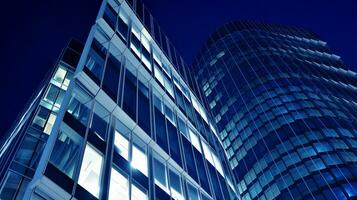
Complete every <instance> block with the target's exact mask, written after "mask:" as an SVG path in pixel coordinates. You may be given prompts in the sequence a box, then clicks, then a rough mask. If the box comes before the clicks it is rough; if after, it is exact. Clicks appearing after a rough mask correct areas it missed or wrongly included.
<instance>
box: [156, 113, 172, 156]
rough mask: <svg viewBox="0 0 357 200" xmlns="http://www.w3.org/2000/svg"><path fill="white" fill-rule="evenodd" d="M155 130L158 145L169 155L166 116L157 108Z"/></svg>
mask: <svg viewBox="0 0 357 200" xmlns="http://www.w3.org/2000/svg"><path fill="white" fill-rule="evenodd" d="M155 128H156V142H157V144H158V145H159V146H160V147H161V148H162V149H164V150H165V151H166V152H167V153H169V149H168V144H167V133H166V126H165V117H164V115H163V114H162V113H161V112H160V111H159V110H158V109H157V108H156V107H155Z"/></svg>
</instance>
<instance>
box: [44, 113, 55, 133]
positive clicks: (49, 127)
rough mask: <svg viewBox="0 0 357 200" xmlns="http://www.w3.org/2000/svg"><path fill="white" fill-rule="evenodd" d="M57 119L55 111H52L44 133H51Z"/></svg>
mask: <svg viewBox="0 0 357 200" xmlns="http://www.w3.org/2000/svg"><path fill="white" fill-rule="evenodd" d="M55 120H56V115H55V114H54V113H51V114H50V117H49V118H48V120H47V123H46V126H45V129H44V130H43V132H44V133H46V134H47V135H49V134H50V133H51V130H52V126H53V124H54V123H55Z"/></svg>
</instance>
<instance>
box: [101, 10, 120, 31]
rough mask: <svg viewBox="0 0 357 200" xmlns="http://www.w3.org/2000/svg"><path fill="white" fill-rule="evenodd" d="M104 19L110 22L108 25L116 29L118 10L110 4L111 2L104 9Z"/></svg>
mask: <svg viewBox="0 0 357 200" xmlns="http://www.w3.org/2000/svg"><path fill="white" fill-rule="evenodd" d="M103 19H104V20H105V21H106V22H107V23H108V25H109V26H110V27H111V28H112V29H113V30H115V26H116V21H117V13H116V11H115V10H114V9H113V8H112V6H110V4H108V5H107V7H106V8H105V10H104V15H103Z"/></svg>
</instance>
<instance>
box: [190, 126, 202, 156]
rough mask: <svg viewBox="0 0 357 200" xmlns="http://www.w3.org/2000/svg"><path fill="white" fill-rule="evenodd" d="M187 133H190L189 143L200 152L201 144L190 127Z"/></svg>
mask: <svg viewBox="0 0 357 200" xmlns="http://www.w3.org/2000/svg"><path fill="white" fill-rule="evenodd" d="M188 131H189V133H190V138H191V143H192V145H193V146H194V147H195V148H196V149H197V150H198V151H199V152H202V150H201V146H200V141H199V139H198V137H197V135H196V133H194V132H193V131H192V130H191V129H190V128H189V129H188Z"/></svg>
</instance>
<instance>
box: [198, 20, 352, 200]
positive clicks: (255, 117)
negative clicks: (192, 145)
mask: <svg viewBox="0 0 357 200" xmlns="http://www.w3.org/2000/svg"><path fill="white" fill-rule="evenodd" d="M193 65H194V71H195V75H196V76H195V77H196V78H195V79H196V81H197V84H198V87H199V89H200V91H201V96H202V99H205V101H206V102H205V104H206V106H207V107H208V108H209V110H210V111H211V113H212V116H213V117H214V120H215V123H216V125H217V127H218V132H219V133H218V135H219V137H220V139H221V141H222V143H223V146H224V148H225V150H226V152H227V155H228V158H229V163H230V166H231V168H232V169H233V172H234V176H235V178H236V181H237V183H238V184H237V190H238V192H237V193H238V195H239V196H240V197H241V198H242V199H243V200H248V199H348V198H352V197H356V196H357V179H356V177H357V165H356V162H357V121H356V119H357V112H356V111H357V107H356V106H357V96H356V95H357V76H356V73H355V72H352V71H350V70H349V68H348V67H347V66H346V65H345V64H344V63H343V62H342V60H341V58H340V57H339V56H337V55H335V54H333V53H332V52H331V50H330V49H329V48H328V47H327V45H326V42H324V41H323V40H321V39H320V37H318V36H317V35H316V34H314V33H313V32H311V31H309V30H306V29H303V28H298V27H290V26H282V25H274V24H266V23H258V22H249V21H246V22H242V21H241V22H231V23H228V24H225V25H224V26H222V27H221V28H219V29H218V30H217V31H216V32H215V33H213V34H212V35H211V36H210V38H209V39H208V40H207V42H206V43H205V44H204V46H203V47H202V49H201V51H200V52H199V54H198V55H197V57H196V59H195V61H194V64H193Z"/></svg>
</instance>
